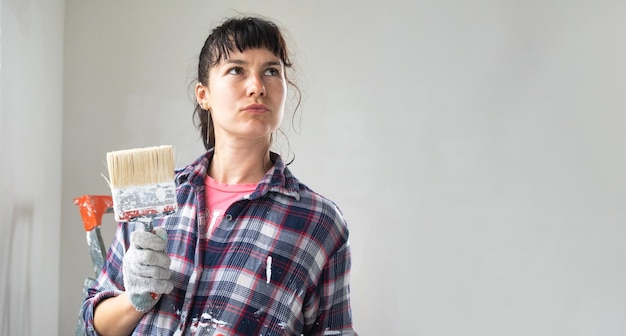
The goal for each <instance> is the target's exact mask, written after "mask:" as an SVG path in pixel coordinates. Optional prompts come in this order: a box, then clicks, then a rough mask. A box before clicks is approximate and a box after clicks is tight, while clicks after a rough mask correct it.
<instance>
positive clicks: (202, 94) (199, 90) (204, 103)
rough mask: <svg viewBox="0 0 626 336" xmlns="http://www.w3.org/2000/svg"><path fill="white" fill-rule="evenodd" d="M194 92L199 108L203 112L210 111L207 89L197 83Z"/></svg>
mask: <svg viewBox="0 0 626 336" xmlns="http://www.w3.org/2000/svg"><path fill="white" fill-rule="evenodd" d="M194 91H195V93H196V101H197V102H198V104H200V107H202V108H203V109H205V110H208V109H210V108H211V104H210V103H209V88H208V87H206V86H204V85H202V83H197V84H196V87H195V90H194Z"/></svg>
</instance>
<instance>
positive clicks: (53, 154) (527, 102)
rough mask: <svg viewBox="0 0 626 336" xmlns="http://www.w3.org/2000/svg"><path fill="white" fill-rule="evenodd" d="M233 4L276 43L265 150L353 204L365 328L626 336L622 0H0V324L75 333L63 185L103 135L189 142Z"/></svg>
mask: <svg viewBox="0 0 626 336" xmlns="http://www.w3.org/2000/svg"><path fill="white" fill-rule="evenodd" d="M236 11H240V12H243V13H254V14H260V15H263V16H266V17H269V18H272V19H274V20H275V21H277V22H278V23H279V24H280V25H281V26H283V27H284V28H285V29H286V31H287V32H288V34H289V36H290V39H289V40H290V42H291V45H292V51H293V52H294V55H295V56H294V62H295V63H296V71H297V77H296V80H297V81H298V83H299V85H300V88H301V89H302V91H303V96H302V104H301V108H300V109H299V110H298V111H297V113H296V115H295V122H294V123H295V125H296V127H295V129H296V131H297V132H296V131H294V130H292V127H291V125H292V119H291V115H289V114H288V115H287V116H286V119H285V125H284V126H285V128H286V130H287V131H286V133H287V135H288V138H289V145H287V142H286V141H285V140H284V138H281V141H280V143H279V145H280V146H279V148H278V150H279V151H280V152H281V153H283V154H284V155H285V156H290V155H291V154H292V153H295V161H294V163H293V164H292V166H291V169H292V170H293V171H294V173H295V174H296V176H298V177H299V178H300V179H301V180H302V181H303V182H305V183H306V184H308V185H309V186H310V187H312V188H313V189H315V190H316V191H318V192H320V193H322V194H324V195H326V196H328V197H329V198H331V199H333V200H334V201H335V202H336V203H338V204H339V206H340V208H341V209H342V210H343V212H344V214H345V216H346V219H347V221H348V224H349V226H350V230H351V238H350V239H351V245H352V252H353V274H352V303H353V315H354V322H355V325H356V327H357V330H358V331H359V332H360V334H362V335H365V336H368V335H437V336H439V335H445V336H448V335H450V336H452V335H493V336H499V335H520V336H521V335H524V336H526V335H603V336H604V335H624V334H626V286H625V285H624V284H625V283H626V244H624V239H625V238H626V226H625V223H626V208H625V207H624V204H625V203H626V177H625V174H626V157H625V155H624V154H625V150H626V145H625V144H626V132H625V131H626V94H625V92H624V91H625V89H626V64H625V62H624V60H625V59H626V21H625V20H624V17H626V2H624V1H617V0H615V1H610V0H595V1H590V0H589V1H582V0H578V1H572V0H568V1H565V0H547V1H521V0H517V1H514V0H504V1H503V0H500V1H496V0H437V1H432V0H431V1H424V0H415V1H378V2H363V1H353V0H352V1H292V0H290V1H279V0H274V1H199V0H197V1H192V0H188V1H165V0H131V1H129V0H125V1H121V0H109V1H95V0H65V1H63V0H0V17H1V21H0V28H1V30H0V36H1V44H0V50H1V53H0V75H1V90H0V99H1V104H0V106H1V114H0V141H1V142H0V156H2V158H3V159H2V164H0V173H1V174H0V178H1V180H0V182H2V186H1V188H2V189H1V193H0V196H1V197H2V199H1V200H0V201H1V202H0V214H1V215H0V216H1V218H2V228H1V229H2V233H1V234H0V252H1V253H2V254H1V258H0V261H1V262H2V264H0V294H1V297H0V303H1V306H0V321H1V322H2V323H0V326H1V327H0V333H1V334H2V335H42V334H46V335H51V334H54V333H55V332H57V331H58V335H72V334H73V333H74V328H75V323H76V317H77V313H78V309H79V306H80V301H81V290H82V284H83V280H84V278H85V277H86V276H90V275H91V273H92V269H91V263H90V259H89V253H88V250H87V245H86V243H85V235H84V231H83V229H82V222H81V220H80V217H79V214H78V210H77V208H76V206H75V205H74V204H73V202H72V199H73V198H74V197H77V196H80V195H83V194H106V193H108V189H107V185H106V182H105V181H104V178H103V177H102V176H101V175H102V174H106V165H105V157H106V152H107V151H111V150H117V149H124V148H132V147H140V146H151V145H159V144H172V145H174V146H175V148H176V157H177V158H176V160H177V166H182V165H184V164H187V163H188V162H190V161H191V160H193V159H195V158H196V157H197V156H198V155H200V154H201V153H202V152H203V147H202V144H201V142H200V141H199V139H198V132H197V131H196V130H195V128H194V127H193V124H192V120H191V113H192V109H193V102H194V100H193V98H192V91H191V88H192V83H193V80H194V71H195V67H196V65H197V55H198V52H199V50H200V47H201V45H202V43H203V42H204V39H205V38H206V36H207V35H208V33H209V31H210V29H211V28H212V27H213V26H214V25H215V24H217V23H219V22H221V21H222V19H223V18H225V17H227V16H230V15H233V14H235V13H236ZM291 107H293V106H291ZM288 110H289V111H290V112H291V111H292V110H293V109H292V108H289V109H288ZM104 226H105V229H104V235H105V238H106V239H107V240H109V239H110V237H111V235H112V232H113V229H114V226H115V224H114V223H113V222H112V220H111V219H109V221H107V220H106V218H105V224H104Z"/></svg>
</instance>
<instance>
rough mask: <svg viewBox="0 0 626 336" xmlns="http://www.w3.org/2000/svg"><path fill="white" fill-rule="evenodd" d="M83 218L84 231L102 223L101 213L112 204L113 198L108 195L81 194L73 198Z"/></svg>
mask: <svg viewBox="0 0 626 336" xmlns="http://www.w3.org/2000/svg"><path fill="white" fill-rule="evenodd" d="M74 204H76V205H78V208H79V210H80V216H81V217H82V218H83V225H84V226H85V231H86V232H87V231H91V230H93V229H94V228H95V227H97V226H100V224H102V215H104V214H105V213H106V212H107V209H109V208H111V207H112V206H113V198H112V197H111V196H109V195H83V196H80V197H77V198H75V199H74Z"/></svg>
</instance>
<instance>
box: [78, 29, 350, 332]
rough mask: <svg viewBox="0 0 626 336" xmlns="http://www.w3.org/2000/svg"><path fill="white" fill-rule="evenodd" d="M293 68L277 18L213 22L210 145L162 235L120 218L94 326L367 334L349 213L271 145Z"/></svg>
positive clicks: (205, 111)
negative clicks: (356, 324)
mask: <svg viewBox="0 0 626 336" xmlns="http://www.w3.org/2000/svg"><path fill="white" fill-rule="evenodd" d="M289 67H291V62H290V60H289V56H288V52H287V48H286V44H285V40H284V39H283V36H282V34H281V32H280V30H279V28H278V27H277V26H276V25H275V24H274V23H272V22H270V21H267V20H265V19H261V18H256V17H243V18H232V19H229V20H227V21H225V22H224V23H222V24H221V25H220V26H218V27H217V28H215V29H214V30H213V31H212V32H211V34H210V35H209V37H208V38H207V40H206V42H205V44H204V47H203V48H202V51H201V53H200V58H199V64H198V83H197V85H196V86H195V96H196V99H197V103H198V104H197V106H196V110H195V116H196V117H197V120H198V126H199V129H200V131H201V134H202V138H203V139H204V145H205V147H206V149H207V152H206V153H205V154H204V155H203V156H201V157H200V158H199V159H198V160H196V161H195V162H193V163H191V164H190V165H188V166H187V167H185V168H183V169H180V170H178V171H177V172H176V184H177V198H178V203H179V210H178V211H177V213H175V214H173V215H171V216H168V217H166V218H164V219H162V220H160V221H156V222H155V223H154V225H155V230H154V233H149V232H144V231H143V230H142V225H141V224H139V225H138V230H137V231H135V227H134V226H135V224H134V223H120V224H119V228H118V230H117V232H116V236H115V239H114V241H113V245H112V248H111V250H110V252H109V256H108V258H107V263H106V265H105V266H104V269H103V272H102V274H101V275H100V276H99V278H98V279H97V282H96V284H95V285H94V286H93V288H91V289H90V290H89V294H88V296H87V298H86V299H85V302H84V304H83V307H82V316H83V318H84V320H85V327H86V330H87V333H88V334H96V333H97V334H99V335H127V334H131V333H132V334H136V335H146V334H149V335H162V334H168V335H170V334H177V335H178V334H180V335H266V336H267V335H301V334H304V335H356V332H354V330H353V329H352V318H351V308H350V298H349V292H350V290H349V271H350V248H349V245H348V229H347V227H346V223H345V221H344V219H343V217H342V215H341V213H340V211H339V210H338V208H337V207H336V206H335V204H334V203H333V202H331V201H330V200H328V199H326V198H324V197H323V196H321V195H319V194H317V193H315V192H314V191H312V190H311V189H309V188H308V187H306V186H305V185H304V184H302V183H300V182H299V181H298V180H297V179H296V178H295V177H294V176H293V175H292V173H291V172H290V171H289V169H288V168H287V167H286V166H285V164H284V162H283V160H282V158H281V157H280V156H279V155H278V154H276V153H273V152H271V151H270V146H271V144H272V139H273V136H272V134H273V133H274V131H276V130H277V129H278V127H279V125H280V122H281V120H282V118H283V113H284V107H285V100H286V96H287V85H288V84H292V83H291V82H290V81H289V79H288V78H287V74H286V69H288V68H289ZM296 89H297V88H296Z"/></svg>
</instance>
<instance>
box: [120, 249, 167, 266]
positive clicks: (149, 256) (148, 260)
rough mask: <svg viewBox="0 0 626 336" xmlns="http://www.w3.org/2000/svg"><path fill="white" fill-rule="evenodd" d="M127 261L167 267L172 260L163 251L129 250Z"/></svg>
mask: <svg viewBox="0 0 626 336" xmlns="http://www.w3.org/2000/svg"><path fill="white" fill-rule="evenodd" d="M126 259H127V260H126V261H127V262H130V263H134V264H141V265H146V266H158V267H162V268H169V267H170V263H171V262H172V260H171V259H170V257H169V256H168V255H167V254H165V253H163V252H155V251H152V250H136V249H135V250H129V253H128V258H126Z"/></svg>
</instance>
